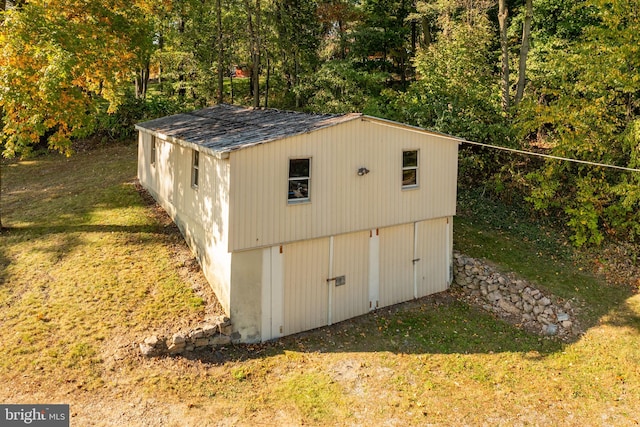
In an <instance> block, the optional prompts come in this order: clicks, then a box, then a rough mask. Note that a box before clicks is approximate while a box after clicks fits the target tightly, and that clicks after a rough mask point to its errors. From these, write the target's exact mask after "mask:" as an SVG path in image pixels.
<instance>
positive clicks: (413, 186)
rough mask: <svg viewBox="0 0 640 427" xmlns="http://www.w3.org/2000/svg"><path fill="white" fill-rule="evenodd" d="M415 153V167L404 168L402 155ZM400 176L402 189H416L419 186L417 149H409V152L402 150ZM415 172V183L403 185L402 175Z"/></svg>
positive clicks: (418, 153)
mask: <svg viewBox="0 0 640 427" xmlns="http://www.w3.org/2000/svg"><path fill="white" fill-rule="evenodd" d="M412 152H415V153H416V164H415V166H413V165H411V166H405V164H404V154H405V153H412ZM401 162H402V175H401V181H400V182H401V184H402V189H403V190H404V189H411V188H418V187H419V186H420V150H417V149H410V150H402V159H401ZM412 170H413V171H415V176H416V182H415V183H412V184H405V183H404V173H405V172H406V171H412Z"/></svg>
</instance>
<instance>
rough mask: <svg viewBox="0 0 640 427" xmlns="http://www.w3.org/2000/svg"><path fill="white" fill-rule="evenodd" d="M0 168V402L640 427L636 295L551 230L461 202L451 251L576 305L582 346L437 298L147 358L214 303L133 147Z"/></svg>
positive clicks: (345, 420)
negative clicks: (144, 193)
mask: <svg viewBox="0 0 640 427" xmlns="http://www.w3.org/2000/svg"><path fill="white" fill-rule="evenodd" d="M2 167H3V169H2V174H3V175H2V177H3V182H2V185H3V188H2V214H3V223H4V225H5V226H7V227H8V230H7V231H4V232H3V233H2V235H0V267H1V268H0V327H1V330H2V332H3V340H2V345H3V353H2V358H0V381H1V382H2V383H3V387H2V388H0V401H2V402H11V403H14V402H30V403H33V402H42V403H51V402H60V403H69V404H71V407H72V408H73V409H72V411H73V412H75V413H76V416H75V418H74V425H75V424H77V425H96V424H97V425H103V424H104V425H114V424H119V425H142V424H143V423H144V422H145V421H144V420H148V419H154V420H162V422H163V423H164V424H166V425H176V426H177V425H220V424H222V425H277V424H282V425H303V424H304V425H323V426H324V425H365V424H366V425H425V424H432V425H543V424H544V425H587V426H589V425H622V426H626V425H637V423H638V422H640V418H639V417H638V412H637V408H638V407H640V369H638V366H640V296H639V295H637V294H634V293H633V292H632V291H631V288H630V287H618V286H613V285H609V284H607V283H605V282H603V280H602V279H601V278H599V277H596V276H594V275H592V274H591V273H589V272H588V271H587V268H586V267H585V266H583V265H581V264H580V263H579V262H577V261H575V260H576V259H578V258H576V257H575V256H574V253H573V250H572V249H571V247H570V246H567V245H566V244H565V241H566V239H564V237H563V236H562V233H561V232H558V231H557V229H556V228H554V225H553V224H552V223H551V221H549V222H548V223H542V224H541V223H535V222H533V220H532V219H531V218H529V217H528V216H527V214H526V213H523V212H519V211H516V210H513V209H512V208H509V207H508V206H503V205H500V204H496V203H495V202H492V201H490V200H485V199H482V198H481V197H479V196H478V195H471V196H468V197H467V196H465V195H464V194H463V195H461V200H460V201H461V203H460V215H459V216H458V217H457V218H456V221H455V238H454V240H455V241H454V244H455V247H456V249H458V250H460V251H462V252H464V253H466V254H468V255H471V256H475V257H484V258H487V259H488V260H490V261H491V262H494V263H496V265H497V266H498V267H499V268H501V269H503V270H508V271H515V272H517V273H519V274H520V275H522V276H524V277H526V278H528V279H530V280H533V281H535V282H536V283H537V284H538V285H539V286H541V287H544V288H545V289H546V290H547V291H549V292H553V293H555V294H557V295H559V296H561V297H563V298H572V299H574V301H577V302H578V303H580V304H581V306H582V310H581V313H580V316H581V321H583V324H584V325H585V326H586V332H585V334H584V335H583V336H582V337H580V338H579V339H577V340H576V341H575V342H573V343H561V342H558V341H555V340H553V339H548V338H541V337H539V336H536V335H531V334H528V333H526V332H523V331H521V330H519V329H517V328H516V327H514V326H512V325H510V324H507V323H505V322H502V321H500V320H497V319H495V318H494V317H493V316H492V315H490V314H488V313H486V312H483V311H482V310H479V309H477V308H474V307H470V306H468V305H466V304H465V303H462V302H460V301H457V300H455V299H454V298H453V297H451V296H450V295H448V294H441V295H437V296H433V297H429V298H424V299H420V300H417V301H412V302H409V303H405V304H401V305H398V306H394V307H390V308H385V309H381V310H378V311H376V312H374V313H371V314H369V315H366V316H361V317H359V318H357V319H353V320H350V321H347V322H342V323H339V324H337V325H333V326H331V327H326V328H321V329H318V330H315V331H310V332H307V333H303V334H299V335H296V336H291V337H285V338H283V339H281V340H279V341H277V342H274V343H267V344H260V345H253V346H229V347H228V348H226V349H223V350H217V351H213V352H212V351H207V352H200V353H194V354H191V355H189V356H186V357H176V358H159V359H144V358H142V357H141V356H139V355H138V354H137V353H136V351H135V346H136V343H138V342H140V341H141V340H142V339H144V337H146V336H148V335H149V334H150V333H152V332H158V331H159V332H163V331H168V330H175V329H176V328H179V327H180V326H184V325H187V324H189V323H194V322H196V321H198V319H200V318H202V317H203V316H204V314H205V307H204V306H203V302H202V299H201V297H200V296H199V295H198V294H196V293H195V292H194V291H193V289H192V286H191V283H190V282H191V281H193V280H195V278H196V276H198V275H199V273H198V272H197V271H192V272H191V273H190V275H187V276H185V274H183V273H181V269H183V267H184V265H183V264H184V260H180V259H177V257H176V256H175V253H176V252H175V251H176V250H177V247H178V246H179V247H181V248H182V250H184V244H183V243H182V240H181V238H180V236H179V235H178V234H177V233H176V231H175V228H173V227H167V226H166V225H167V222H166V219H163V218H161V217H159V216H158V215H157V213H156V211H155V209H154V208H153V207H152V206H149V205H147V204H146V203H145V202H144V200H143V199H142V198H141V196H140V195H139V193H138V192H137V190H136V188H135V186H134V177H135V167H136V149H135V146H133V145H119V146H113V147H103V148H100V149H96V150H92V151H87V152H81V153H78V154H76V155H74V156H73V157H71V158H68V159H67V158H64V157H60V156H57V155H51V156H47V157H41V158H36V159H34V160H30V161H23V162H12V163H9V164H4V165H3V166H2ZM199 277H201V276H199ZM137 402H139V403H137ZM95 408H101V409H102V410H100V411H96V410H95ZM158 422H160V421H158Z"/></svg>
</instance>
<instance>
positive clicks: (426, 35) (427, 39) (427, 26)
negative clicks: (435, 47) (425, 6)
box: [422, 17, 432, 48]
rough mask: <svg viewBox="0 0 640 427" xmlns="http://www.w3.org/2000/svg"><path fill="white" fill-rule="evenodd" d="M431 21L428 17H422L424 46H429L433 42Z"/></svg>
mask: <svg viewBox="0 0 640 427" xmlns="http://www.w3.org/2000/svg"><path fill="white" fill-rule="evenodd" d="M431 41H432V37H431V23H430V22H429V20H428V19H427V18H424V17H423V18H422V47H423V48H426V47H429V45H430V44H431Z"/></svg>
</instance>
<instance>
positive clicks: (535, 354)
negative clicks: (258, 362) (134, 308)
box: [174, 292, 567, 364]
mask: <svg viewBox="0 0 640 427" xmlns="http://www.w3.org/2000/svg"><path fill="white" fill-rule="evenodd" d="M566 345H567V344H565V343H562V342H560V341H558V340H555V339H549V338H543V337H540V336H537V335H533V334H529V333H526V332H524V331H522V330H520V329H518V328H517V327H515V326H513V325H510V324H508V323H506V322H504V321H502V320H499V319H496V318H495V317H493V316H492V315H490V314H488V313H486V312H484V311H482V310H480V309H477V308H475V307H470V306H469V305H467V304H466V303H464V302H461V301H459V300H457V299H455V298H454V297H453V296H452V295H451V294H450V293H448V292H442V293H439V294H435V295H431V296H428V297H424V298H420V299H418V300H414V301H410V302H406V303H401V304H397V305H394V306H391V307H386V308H382V309H379V310H376V311H375V312H372V313H369V314H366V315H363V316H359V317H356V318H354V319H350V320H345V321H343V322H340V323H337V324H335V325H331V326H325V327H322V328H318V329H314V330H311V331H307V332H302V333H298V334H295V335H290V336H286V337H283V338H280V339H278V340H275V341H270V342H267V343H261V344H246V345H245V344H243V345H235V346H229V347H226V348H224V349H214V350H210V349H209V350H200V351H195V352H190V353H185V354H183V355H178V356H174V357H177V358H186V359H189V360H198V361H200V362H203V363H210V364H223V363H226V362H230V361H243V360H249V359H259V358H264V357H270V356H274V355H277V354H282V353H285V352H302V353H372V352H377V353H384V352H389V353H394V354H494V353H503V352H505V353H507V352H508V353H522V354H524V355H525V357H527V358H531V359H542V358H545V357H547V356H548V355H550V354H553V353H557V352H560V351H563V349H564V348H565V347H566Z"/></svg>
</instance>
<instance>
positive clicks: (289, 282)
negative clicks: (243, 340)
mask: <svg viewBox="0 0 640 427" xmlns="http://www.w3.org/2000/svg"><path fill="white" fill-rule="evenodd" d="M283 255H284V335H289V334H294V333H296V332H300V331H306V330H309V329H313V328H317V327H320V326H324V325H326V324H327V312H328V301H329V300H328V286H327V281H326V279H327V272H328V266H329V239H314V240H307V241H303V242H298V243H291V244H288V245H285V246H284V247H283Z"/></svg>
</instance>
